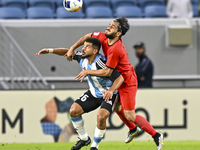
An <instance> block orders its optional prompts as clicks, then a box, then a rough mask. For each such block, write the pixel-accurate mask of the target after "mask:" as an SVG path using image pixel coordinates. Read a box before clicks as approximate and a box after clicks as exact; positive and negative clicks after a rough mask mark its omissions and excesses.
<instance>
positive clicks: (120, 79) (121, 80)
mask: <svg viewBox="0 0 200 150" xmlns="http://www.w3.org/2000/svg"><path fill="white" fill-rule="evenodd" d="M123 82H124V78H123V76H122V75H120V76H119V83H120V84H122V83H123Z"/></svg>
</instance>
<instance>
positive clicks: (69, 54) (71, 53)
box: [64, 48, 74, 62]
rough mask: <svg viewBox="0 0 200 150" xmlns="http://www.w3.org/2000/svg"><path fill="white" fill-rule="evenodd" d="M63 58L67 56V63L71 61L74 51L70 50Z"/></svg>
mask: <svg viewBox="0 0 200 150" xmlns="http://www.w3.org/2000/svg"><path fill="white" fill-rule="evenodd" d="M65 56H67V61H69V62H70V61H72V60H73V58H74V50H73V49H72V48H70V49H69V51H68V52H67V53H66V54H65V55H64V57H65Z"/></svg>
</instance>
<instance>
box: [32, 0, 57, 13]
mask: <svg viewBox="0 0 200 150" xmlns="http://www.w3.org/2000/svg"><path fill="white" fill-rule="evenodd" d="M29 5H30V7H48V8H50V9H52V10H53V11H54V10H55V1H54V0H29Z"/></svg>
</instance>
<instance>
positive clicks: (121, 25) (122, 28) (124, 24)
mask: <svg viewBox="0 0 200 150" xmlns="http://www.w3.org/2000/svg"><path fill="white" fill-rule="evenodd" d="M114 22H117V23H118V31H119V32H121V33H122V35H121V36H123V35H125V34H126V32H127V31H128V30H129V28H130V25H129V23H128V20H127V19H126V18H125V17H121V18H117V19H116V20H114Z"/></svg>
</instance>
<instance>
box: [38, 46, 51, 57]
mask: <svg viewBox="0 0 200 150" xmlns="http://www.w3.org/2000/svg"><path fill="white" fill-rule="evenodd" d="M48 53H49V49H47V48H44V49H42V50H40V51H39V52H38V53H36V54H35V55H36V56H39V55H40V54H48Z"/></svg>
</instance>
